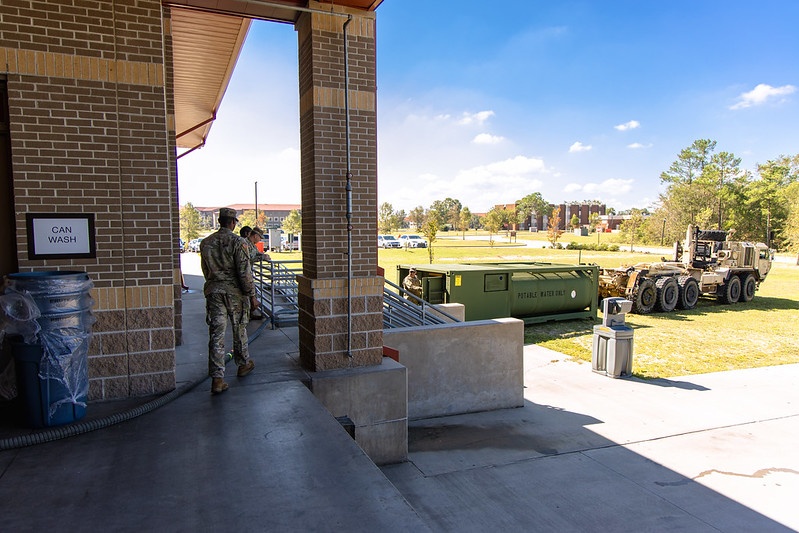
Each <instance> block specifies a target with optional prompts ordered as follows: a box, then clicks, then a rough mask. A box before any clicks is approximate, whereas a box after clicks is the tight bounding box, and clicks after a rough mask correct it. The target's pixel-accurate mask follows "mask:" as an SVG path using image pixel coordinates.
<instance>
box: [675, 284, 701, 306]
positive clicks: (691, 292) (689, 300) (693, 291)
mask: <svg viewBox="0 0 799 533" xmlns="http://www.w3.org/2000/svg"><path fill="white" fill-rule="evenodd" d="M677 284H678V285H679V286H680V295H679V297H678V298H677V307H679V308H680V309H693V308H694V307H696V302H698V301H699V283H697V281H696V280H695V279H694V278H692V277H691V276H680V279H679V280H677Z"/></svg>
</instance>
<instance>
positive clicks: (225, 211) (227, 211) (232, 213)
mask: <svg viewBox="0 0 799 533" xmlns="http://www.w3.org/2000/svg"><path fill="white" fill-rule="evenodd" d="M222 217H227V218H234V219H236V222H238V221H239V217H238V216H237V214H236V210H235V209H231V208H229V207H221V208H220V209H219V218H222Z"/></svg>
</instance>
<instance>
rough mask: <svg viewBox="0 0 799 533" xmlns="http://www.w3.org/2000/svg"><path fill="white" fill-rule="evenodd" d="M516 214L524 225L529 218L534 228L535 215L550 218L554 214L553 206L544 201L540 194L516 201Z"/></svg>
mask: <svg viewBox="0 0 799 533" xmlns="http://www.w3.org/2000/svg"><path fill="white" fill-rule="evenodd" d="M516 212H517V213H518V215H519V222H521V223H524V222H526V221H527V219H528V218H529V219H531V220H530V225H531V226H532V217H533V215H535V216H536V217H538V216H549V215H550V214H551V213H552V206H551V205H550V204H549V202H547V201H546V200H544V197H543V196H541V193H540V192H534V193H532V194H528V195H527V196H525V197H524V198H522V199H521V200H517V201H516Z"/></svg>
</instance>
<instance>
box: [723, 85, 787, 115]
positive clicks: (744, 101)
mask: <svg viewBox="0 0 799 533" xmlns="http://www.w3.org/2000/svg"><path fill="white" fill-rule="evenodd" d="M794 92H796V87H795V86H793V85H783V86H782V87H772V86H771V85H767V84H765V83H760V84H758V85H757V87H755V88H754V89H752V90H751V91H749V92H748V93H742V94H741V95H740V96H738V102H737V103H736V104H733V105H731V106H730V109H744V108H747V107H752V106H756V105H762V104H765V103H766V102H769V101H772V100H774V99H777V98H779V97H781V96H786V95H789V94H793V93H794Z"/></svg>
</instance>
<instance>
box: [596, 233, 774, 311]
mask: <svg viewBox="0 0 799 533" xmlns="http://www.w3.org/2000/svg"><path fill="white" fill-rule="evenodd" d="M729 237H730V232H726V231H721V230H700V229H699V228H698V227H695V226H693V225H689V226H688V229H687V230H686V232H685V241H684V242H683V243H680V242H677V243H675V245H674V256H673V258H672V260H670V261H668V260H666V259H665V258H664V260H663V261H661V262H655V263H638V264H636V265H633V266H630V267H621V268H612V269H600V272H599V297H600V298H607V297H610V296H617V297H623V298H627V299H628V300H631V301H632V302H633V305H632V311H633V312H634V313H638V314H642V315H643V314H647V313H651V312H653V311H655V312H665V313H668V312H671V311H673V310H674V309H693V308H694V307H696V304H697V302H698V300H699V297H700V296H701V295H707V296H715V297H716V298H717V299H718V300H720V301H721V302H723V303H727V304H734V303H736V302H739V301H741V302H748V301H750V300H752V298H754V296H755V291H757V289H758V287H760V283H761V282H762V281H763V280H764V279H766V275H767V274H768V273H769V270H771V262H772V260H773V259H774V251H773V250H770V249H769V247H768V246H766V245H765V244H763V243H750V242H741V241H731V240H728V239H729Z"/></svg>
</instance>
